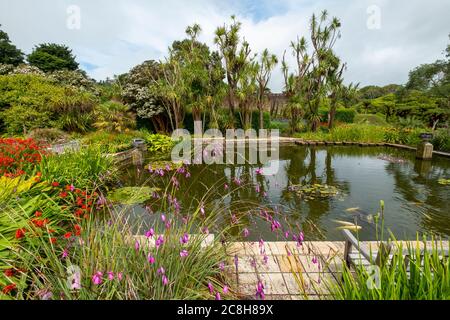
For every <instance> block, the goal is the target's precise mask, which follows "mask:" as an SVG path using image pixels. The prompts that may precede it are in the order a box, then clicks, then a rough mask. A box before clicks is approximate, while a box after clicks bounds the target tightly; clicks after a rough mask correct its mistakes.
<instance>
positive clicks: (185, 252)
mask: <svg viewBox="0 0 450 320" xmlns="http://www.w3.org/2000/svg"><path fill="white" fill-rule="evenodd" d="M188 255H189V252H188V251H187V250H185V249H183V250H181V252H180V257H182V258H185V257H187V256H188Z"/></svg>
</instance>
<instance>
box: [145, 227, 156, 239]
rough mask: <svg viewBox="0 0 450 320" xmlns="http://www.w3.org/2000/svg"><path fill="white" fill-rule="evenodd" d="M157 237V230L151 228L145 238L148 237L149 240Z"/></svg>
mask: <svg viewBox="0 0 450 320" xmlns="http://www.w3.org/2000/svg"><path fill="white" fill-rule="evenodd" d="M154 235H155V230H153V228H150V230H148V231H147V232H146V233H145V236H146V237H147V238H151V237H153V236H154Z"/></svg>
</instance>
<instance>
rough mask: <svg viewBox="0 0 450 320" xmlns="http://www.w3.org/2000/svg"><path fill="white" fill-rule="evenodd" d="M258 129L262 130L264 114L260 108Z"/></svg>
mask: <svg viewBox="0 0 450 320" xmlns="http://www.w3.org/2000/svg"><path fill="white" fill-rule="evenodd" d="M259 129H264V112H263V108H262V106H261V107H260V109H259Z"/></svg>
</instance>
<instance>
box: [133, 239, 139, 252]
mask: <svg viewBox="0 0 450 320" xmlns="http://www.w3.org/2000/svg"><path fill="white" fill-rule="evenodd" d="M139 248H140V244H139V241H137V240H136V242H135V243H134V249H136V251H139Z"/></svg>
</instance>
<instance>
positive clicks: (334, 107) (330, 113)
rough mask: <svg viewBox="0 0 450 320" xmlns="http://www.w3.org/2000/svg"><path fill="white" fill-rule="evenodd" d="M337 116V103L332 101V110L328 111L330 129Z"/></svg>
mask: <svg viewBox="0 0 450 320" xmlns="http://www.w3.org/2000/svg"><path fill="white" fill-rule="evenodd" d="M335 117H336V103H332V104H331V107H330V112H329V113H328V129H329V130H331V129H333V125H334V118H335Z"/></svg>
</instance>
